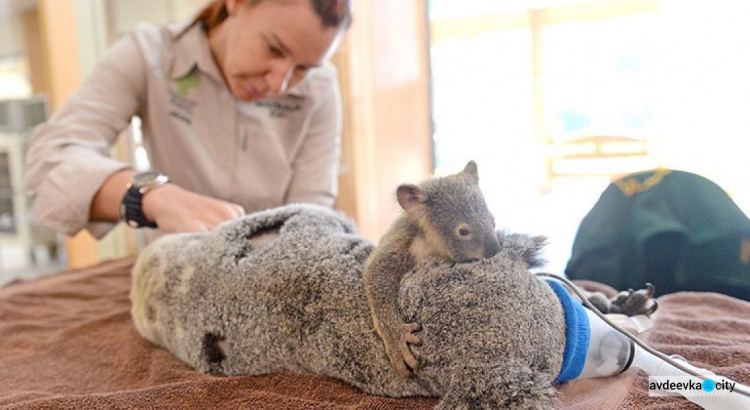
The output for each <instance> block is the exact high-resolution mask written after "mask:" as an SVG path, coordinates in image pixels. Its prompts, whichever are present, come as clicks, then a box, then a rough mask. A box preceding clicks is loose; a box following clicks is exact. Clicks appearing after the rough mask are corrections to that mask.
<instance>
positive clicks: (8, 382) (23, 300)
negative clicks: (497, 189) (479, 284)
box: [0, 259, 436, 410]
mask: <svg viewBox="0 0 750 410" xmlns="http://www.w3.org/2000/svg"><path fill="white" fill-rule="evenodd" d="M133 262H134V260H133V259H123V260H118V261H111V262H105V263H103V264H100V265H97V266H95V267H92V268H88V269H83V270H75V271H66V272H62V273H59V274H57V275H54V276H50V277H46V278H42V279H38V280H34V281H31V282H17V283H14V284H11V285H9V286H8V287H6V288H2V289H0V407H1V408H7V409H102V408H118V409H127V408H138V409H142V408H185V409H192V408H211V409H232V410H234V409H240V408H247V409H281V408H283V409H431V408H432V407H434V405H435V403H436V401H435V400H434V399H425V398H414V399H391V398H387V397H377V396H370V395H366V394H364V393H362V392H361V391H359V390H357V389H355V388H353V387H350V386H348V385H346V384H344V383H341V382H338V381H336V380H333V379H330V378H325V377H320V376H313V375H301V374H295V373H279V374H272V375H265V376H245V377H221V376H212V375H207V374H202V373H199V372H196V371H194V370H193V369H191V368H190V367H188V366H187V365H185V364H184V363H182V362H181V361H179V360H178V359H177V358H175V357H174V356H172V355H171V354H170V353H169V352H167V351H166V350H164V349H161V348H159V347H156V346H154V345H152V344H151V343H149V342H147V341H146V340H144V339H143V338H141V337H140V335H139V334H138V333H137V332H136V330H135V328H134V327H133V324H132V322H131V320H130V300H129V299H128V292H129V290H130V269H131V267H132V266H133Z"/></svg>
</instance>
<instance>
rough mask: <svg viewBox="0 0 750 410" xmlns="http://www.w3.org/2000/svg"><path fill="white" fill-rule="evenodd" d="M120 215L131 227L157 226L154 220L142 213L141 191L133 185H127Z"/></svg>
mask: <svg viewBox="0 0 750 410" xmlns="http://www.w3.org/2000/svg"><path fill="white" fill-rule="evenodd" d="M120 215H121V216H122V218H123V219H124V220H125V223H127V224H128V225H129V226H131V227H133V228H143V227H146V228H156V227H157V226H156V222H154V221H149V220H148V219H147V218H146V215H144V214H143V192H141V190H140V189H138V188H136V187H134V186H129V187H128V190H127V191H126V192H125V196H123V198H122V205H121V209H120Z"/></svg>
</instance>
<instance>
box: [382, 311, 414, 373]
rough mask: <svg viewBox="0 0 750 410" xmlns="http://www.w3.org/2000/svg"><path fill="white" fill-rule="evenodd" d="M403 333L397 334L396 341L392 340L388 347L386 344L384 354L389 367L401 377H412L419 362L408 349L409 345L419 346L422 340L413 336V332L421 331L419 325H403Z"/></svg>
mask: <svg viewBox="0 0 750 410" xmlns="http://www.w3.org/2000/svg"><path fill="white" fill-rule="evenodd" d="M403 329H404V331H403V332H402V333H400V334H399V337H398V340H393V341H392V342H391V344H390V346H388V343H386V354H387V355H388V360H389V361H390V362H391V366H392V367H393V368H394V369H395V370H396V371H397V372H398V374H400V375H401V376H402V377H406V378H409V377H413V376H414V371H415V370H417V369H419V361H418V360H417V358H416V357H414V354H412V352H411V350H410V349H409V344H413V345H420V344H422V339H421V338H420V337H419V336H417V335H415V334H414V333H413V332H416V331H419V330H421V329H422V325H420V324H419V323H405V324H403Z"/></svg>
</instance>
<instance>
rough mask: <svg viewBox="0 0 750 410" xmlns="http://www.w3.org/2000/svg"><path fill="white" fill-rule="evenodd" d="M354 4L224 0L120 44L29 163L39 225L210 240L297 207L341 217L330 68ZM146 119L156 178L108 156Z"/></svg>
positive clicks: (39, 137) (46, 132) (37, 143)
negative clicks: (239, 221) (246, 221)
mask: <svg viewBox="0 0 750 410" xmlns="http://www.w3.org/2000/svg"><path fill="white" fill-rule="evenodd" d="M351 19H352V16H351V10H350V0H284V1H281V0H215V1H212V2H210V3H209V4H207V5H206V6H205V8H204V9H203V10H201V11H200V12H199V13H198V14H197V16H196V17H195V18H194V19H193V20H191V21H189V22H185V23H181V24H179V25H168V26H163V27H156V26H153V25H146V24H142V25H139V26H138V27H137V28H136V29H135V30H134V31H133V32H132V33H130V34H129V35H127V36H124V37H123V38H122V39H120V40H119V41H117V42H116V43H115V44H114V45H113V46H112V47H111V49H109V50H108V52H107V53H106V54H105V55H104V57H103V58H102V60H101V61H100V62H99V63H98V64H97V66H96V67H95V69H94V71H93V73H92V74H91V76H90V77H89V78H88V79H87V81H86V82H85V83H84V84H83V85H82V86H81V87H80V89H78V91H77V92H76V93H75V94H74V95H73V96H72V97H71V98H70V99H69V100H68V101H67V103H66V104H65V105H64V106H63V107H62V108H61V109H60V110H58V111H57V112H55V113H54V115H52V116H51V118H50V119H49V121H47V122H46V123H45V124H43V125H41V126H39V127H38V128H37V129H36V131H35V134H34V136H33V138H32V141H31V143H30V146H29V149H28V154H27V175H26V184H27V188H28V191H29V193H30V195H31V196H32V197H33V199H34V212H35V215H36V217H37V219H38V220H40V221H41V222H42V223H43V224H45V225H47V226H49V227H50V228H52V229H54V230H55V231H58V232H61V233H64V234H68V235H73V234H75V233H77V232H78V231H80V230H82V229H88V230H89V231H90V232H91V233H92V234H93V235H94V236H95V237H97V238H101V237H102V236H104V235H105V234H106V233H107V232H108V231H109V230H110V229H111V228H112V227H113V226H114V224H115V223H116V222H118V221H120V220H125V221H126V222H127V223H128V224H129V225H131V226H133V227H151V228H156V227H158V228H159V229H160V230H161V231H162V232H194V231H207V230H211V229H213V228H214V227H216V226H217V225H219V224H220V223H221V222H224V221H227V220H230V219H233V218H237V217H240V216H242V215H244V214H245V212H251V211H257V210H261V209H265V208H270V207H275V206H279V205H282V204H285V203H291V202H309V203H316V204H322V205H328V206H332V205H333V203H334V200H335V197H336V194H337V173H338V162H339V153H340V134H341V126H340V122H341V121H340V120H341V107H340V96H339V89H338V84H337V80H336V72H335V69H334V68H333V66H332V65H330V63H328V59H329V57H330V56H331V55H332V54H333V52H334V51H335V49H336V48H337V46H338V44H339V43H340V41H341V38H342V37H343V35H344V33H345V32H346V30H347V28H348V27H349V25H350V24H351ZM133 116H138V117H140V118H141V120H142V133H143V141H144V145H145V146H146V148H147V150H148V153H149V158H150V164H151V166H152V167H153V169H154V170H158V172H157V171H151V172H142V173H137V172H136V170H135V169H134V167H133V165H131V164H128V163H123V162H119V161H117V160H115V159H113V158H111V157H110V155H109V150H110V147H112V145H113V143H114V142H115V140H116V138H117V137H118V135H119V134H120V133H121V132H122V131H123V130H125V129H126V128H127V127H128V125H129V122H130V120H131V118H132V117H133Z"/></svg>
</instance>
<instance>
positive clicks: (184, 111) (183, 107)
mask: <svg viewBox="0 0 750 410" xmlns="http://www.w3.org/2000/svg"><path fill="white" fill-rule="evenodd" d="M172 81H174V83H175V85H176V86H177V91H175V90H173V89H172V88H169V89H168V91H169V102H170V103H171V104H172V109H171V110H169V115H170V116H172V117H174V118H176V119H178V120H180V121H182V122H184V123H185V124H192V123H193V107H195V105H196V104H197V103H196V102H195V101H193V100H191V99H189V98H187V94H188V93H189V92H190V90H192V89H194V88H198V87H200V85H201V80H200V78H199V77H197V76H194V75H193V74H188V75H186V76H184V77H181V78H177V79H175V80H172Z"/></svg>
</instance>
